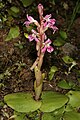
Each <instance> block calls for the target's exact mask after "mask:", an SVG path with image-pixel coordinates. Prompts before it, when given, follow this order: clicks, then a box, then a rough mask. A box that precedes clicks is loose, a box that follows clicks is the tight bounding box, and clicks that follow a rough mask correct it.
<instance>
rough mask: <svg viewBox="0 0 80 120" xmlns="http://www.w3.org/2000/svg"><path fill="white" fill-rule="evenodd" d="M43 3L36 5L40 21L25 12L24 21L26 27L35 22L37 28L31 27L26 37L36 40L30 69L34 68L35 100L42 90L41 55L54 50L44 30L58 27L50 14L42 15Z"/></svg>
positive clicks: (54, 30)
mask: <svg viewBox="0 0 80 120" xmlns="http://www.w3.org/2000/svg"><path fill="white" fill-rule="evenodd" d="M43 10H44V8H43V5H42V4H39V5H38V12H39V18H40V23H39V22H38V21H37V20H35V19H34V18H33V17H32V16H29V15H28V14H27V21H25V22H24V24H25V25H26V27H28V26H30V24H32V23H33V24H35V25H36V26H37V29H36V30H34V29H32V30H31V32H32V34H30V35H28V36H27V38H28V39H29V41H30V42H31V41H33V40H34V41H36V50H37V59H36V60H35V62H34V63H33V65H32V67H31V68H30V69H31V70H33V69H34V71H35V78H36V80H35V82H34V90H35V100H39V98H40V95H41V91H42V83H43V79H44V78H43V74H42V72H41V66H42V63H43V57H44V54H45V52H46V51H47V52H49V53H51V52H52V51H54V48H53V47H52V46H51V43H52V41H51V40H50V39H49V38H47V35H46V33H45V32H46V31H47V30H48V28H51V29H52V30H53V34H54V33H55V32H56V31H57V30H58V28H57V27H56V26H55V22H56V20H55V19H54V18H53V19H52V18H51V14H49V15H46V16H45V17H44V16H43Z"/></svg>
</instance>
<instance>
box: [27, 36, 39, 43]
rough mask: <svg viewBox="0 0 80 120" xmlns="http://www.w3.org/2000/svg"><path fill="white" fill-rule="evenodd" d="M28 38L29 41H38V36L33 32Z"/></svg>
mask: <svg viewBox="0 0 80 120" xmlns="http://www.w3.org/2000/svg"><path fill="white" fill-rule="evenodd" d="M28 39H29V41H30V42H31V41H33V40H35V41H36V42H38V41H39V40H38V38H37V37H36V35H34V34H31V35H29V36H28Z"/></svg>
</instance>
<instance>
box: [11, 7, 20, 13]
mask: <svg viewBox="0 0 80 120" xmlns="http://www.w3.org/2000/svg"><path fill="white" fill-rule="evenodd" d="M10 9H11V10H12V11H13V12H15V13H19V8H17V7H15V6H12V7H11V8H10Z"/></svg>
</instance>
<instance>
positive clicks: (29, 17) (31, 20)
mask: <svg viewBox="0 0 80 120" xmlns="http://www.w3.org/2000/svg"><path fill="white" fill-rule="evenodd" d="M27 19H28V20H29V22H30V23H32V22H34V21H35V20H34V18H33V17H31V16H28V14H27Z"/></svg>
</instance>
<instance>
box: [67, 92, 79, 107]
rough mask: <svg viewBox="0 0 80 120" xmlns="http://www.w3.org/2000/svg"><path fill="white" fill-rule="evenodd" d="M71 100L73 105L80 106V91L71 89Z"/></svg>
mask: <svg viewBox="0 0 80 120" xmlns="http://www.w3.org/2000/svg"><path fill="white" fill-rule="evenodd" d="M67 96H68V97H69V102H68V104H70V105H71V106H72V107H80V91H69V92H68V93H67Z"/></svg>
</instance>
